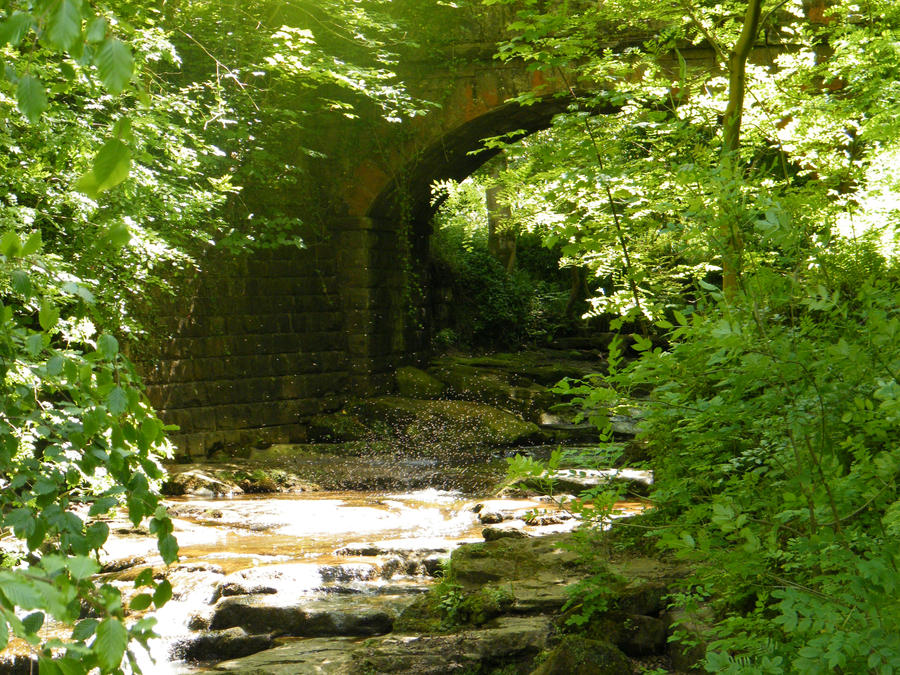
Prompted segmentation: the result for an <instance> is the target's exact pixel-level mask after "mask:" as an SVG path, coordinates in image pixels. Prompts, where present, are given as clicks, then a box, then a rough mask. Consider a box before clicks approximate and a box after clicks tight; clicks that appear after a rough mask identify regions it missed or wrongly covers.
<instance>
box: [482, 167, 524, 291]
mask: <svg viewBox="0 0 900 675" xmlns="http://www.w3.org/2000/svg"><path fill="white" fill-rule="evenodd" d="M503 159H504V163H505V158H503ZM500 171H501V166H500V164H496V165H495V168H494V170H493V171H491V176H492V177H493V178H499V176H500ZM500 190H501V187H500V186H499V185H492V186H491V187H489V188H487V190H485V194H484V200H485V203H486V206H487V220H488V253H490V254H491V255H492V256H493V257H494V258H496V259H497V260H499V261H500V264H501V265H503V269H505V270H506V271H507V273H509V272H512V271H513V269H514V268H515V265H516V233H515V230H513V228H512V227H511V226H510V223H511V221H512V212H511V211H510V208H509V204H504V203H501V202H500V200H499V196H500Z"/></svg>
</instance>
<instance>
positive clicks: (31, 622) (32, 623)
mask: <svg viewBox="0 0 900 675" xmlns="http://www.w3.org/2000/svg"><path fill="white" fill-rule="evenodd" d="M22 625H24V626H25V630H27V631H28V632H29V633H37V632H38V631H39V630H40V629H41V626H43V625H44V613H43V612H32V613H31V614H29V615H28V616H26V617H25V618H24V619H22Z"/></svg>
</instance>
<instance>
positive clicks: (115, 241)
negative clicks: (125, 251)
mask: <svg viewBox="0 0 900 675" xmlns="http://www.w3.org/2000/svg"><path fill="white" fill-rule="evenodd" d="M105 239H106V241H107V242H108V243H109V245H110V246H112V247H113V248H122V247H123V246H125V245H126V244H127V243H128V242H130V241H131V231H130V230H129V229H128V226H127V225H125V224H124V223H116V224H115V225H113V226H112V227H110V228H109V229H108V230H107V231H106V236H105Z"/></svg>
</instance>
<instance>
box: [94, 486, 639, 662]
mask: <svg viewBox="0 0 900 675" xmlns="http://www.w3.org/2000/svg"><path fill="white" fill-rule="evenodd" d="M629 506H632V505H624V504H623V509H628V508H629ZM169 507H170V511H171V512H172V513H173V515H174V516H175V526H176V529H175V534H176V536H177V537H178V540H179V542H180V544H181V549H180V557H179V561H178V563H177V564H176V566H175V567H174V569H173V570H170V571H169V573H168V578H169V579H170V581H171V582H172V583H173V586H174V588H175V595H174V597H173V599H172V600H171V601H170V602H169V603H168V604H167V605H166V606H165V607H164V608H163V609H161V610H160V611H158V612H157V613H156V617H157V619H158V621H159V623H158V627H157V630H158V632H159V633H160V635H161V638H160V640H157V641H156V642H155V644H153V647H152V649H151V652H152V655H153V658H154V660H155V661H156V663H155V664H153V665H151V666H148V667H147V668H145V672H153V673H160V674H164V673H178V672H188V671H189V668H188V667H187V666H185V664H184V663H182V662H180V661H179V660H178V659H177V650H176V658H175V659H173V658H171V656H170V654H171V652H172V646H173V645H177V644H178V643H179V641H180V640H184V639H186V638H187V637H188V636H189V635H190V634H191V630H190V628H189V626H192V627H198V626H200V627H202V626H205V625H208V623H207V622H206V621H207V619H205V618H204V617H208V616H209V614H210V613H211V611H212V603H213V602H215V601H216V600H217V599H218V598H219V597H221V596H222V595H236V594H241V593H243V592H249V593H262V594H267V593H269V594H271V596H269V597H271V598H272V600H273V601H274V602H277V599H276V598H279V597H282V596H285V599H286V600H287V601H290V602H296V601H297V599H298V598H305V599H306V601H309V602H326V603H327V602H331V603H339V602H348V600H347V598H348V597H350V600H349V602H351V603H359V602H360V600H359V597H360V596H363V595H365V596H373V595H378V596H382V597H385V598H387V597H391V598H393V599H395V600H397V599H399V600H400V602H399V605H398V606H402V605H403V604H404V601H403V599H404V598H408V601H411V599H412V598H414V597H415V595H414V594H415V593H417V592H421V591H423V590H425V589H426V588H427V586H428V584H430V583H433V576H432V575H433V574H434V573H435V570H436V568H437V567H438V564H437V560H438V559H440V558H446V557H448V556H449V552H450V551H451V550H452V548H454V547H455V546H457V545H458V544H460V543H462V542H474V541H483V537H482V530H483V529H484V524H483V523H482V522H481V519H480V518H485V514H492V515H493V519H494V520H497V519H504V521H505V522H503V523H501V524H500V525H499V527H505V526H514V527H516V528H517V529H524V530H526V531H531V532H532V533H535V534H537V533H539V532H551V531H560V530H565V529H571V528H572V527H573V526H574V525H575V522H576V521H575V520H574V519H571V518H566V517H565V516H566V515H567V514H562V517H559V516H557V517H556V518H554V519H552V520H553V521H555V522H554V523H553V524H550V525H543V526H536V525H534V526H532V525H527V524H525V523H524V522H523V521H522V520H521V518H523V517H524V516H525V515H526V514H528V513H534V512H542V513H548V512H555V511H557V509H556V507H555V506H553V505H552V504H549V503H548V502H547V501H543V500H540V499H476V498H473V497H471V496H466V495H463V494H461V493H459V492H448V491H442V490H436V489H424V490H417V491H411V492H405V493H380V492H314V493H304V494H299V495H280V496H271V495H267V496H263V497H260V496H256V497H254V496H242V497H239V498H233V499H215V500H213V499H185V500H173V501H171V502H170V503H169ZM633 508H635V509H636V508H639V505H633ZM545 520H547V519H546V518H545ZM106 549H107V555H108V556H109V559H110V560H118V561H124V563H123V564H126V565H127V564H128V563H134V564H133V565H132V566H129V567H127V568H126V569H124V570H120V571H117V572H114V573H110V574H109V575H108V579H109V580H111V581H114V583H117V584H118V585H120V586H121V587H122V588H123V590H125V591H127V589H129V587H130V586H131V583H130V582H131V580H132V579H133V578H134V576H135V575H136V574H137V573H138V572H139V571H140V570H141V569H144V568H146V567H147V566H160V567H161V566H162V561H161V559H159V558H158V556H156V555H155V553H154V541H153V540H152V539H151V538H149V537H142V536H133V535H117V536H114V537H113V538H111V540H110V542H109V544H108V545H107V547H106Z"/></svg>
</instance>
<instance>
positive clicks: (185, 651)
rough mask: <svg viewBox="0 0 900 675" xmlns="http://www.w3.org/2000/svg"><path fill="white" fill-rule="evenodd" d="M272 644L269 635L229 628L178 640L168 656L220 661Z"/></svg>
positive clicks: (188, 659)
mask: <svg viewBox="0 0 900 675" xmlns="http://www.w3.org/2000/svg"><path fill="white" fill-rule="evenodd" d="M272 644H273V640H272V636H271V635H249V634H248V633H247V632H246V631H245V630H244V629H243V628H229V629H227V630H218V631H207V632H204V633H200V634H199V635H192V636H190V637H188V638H185V639H183V640H179V641H178V642H176V643H175V644H174V645H172V649H171V651H170V656H171V657H172V658H174V659H184V660H185V661H220V660H222V659H236V658H239V657H241V656H249V655H250V654H255V653H256V652H261V651H263V650H264V649H269V648H270V647H272Z"/></svg>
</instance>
